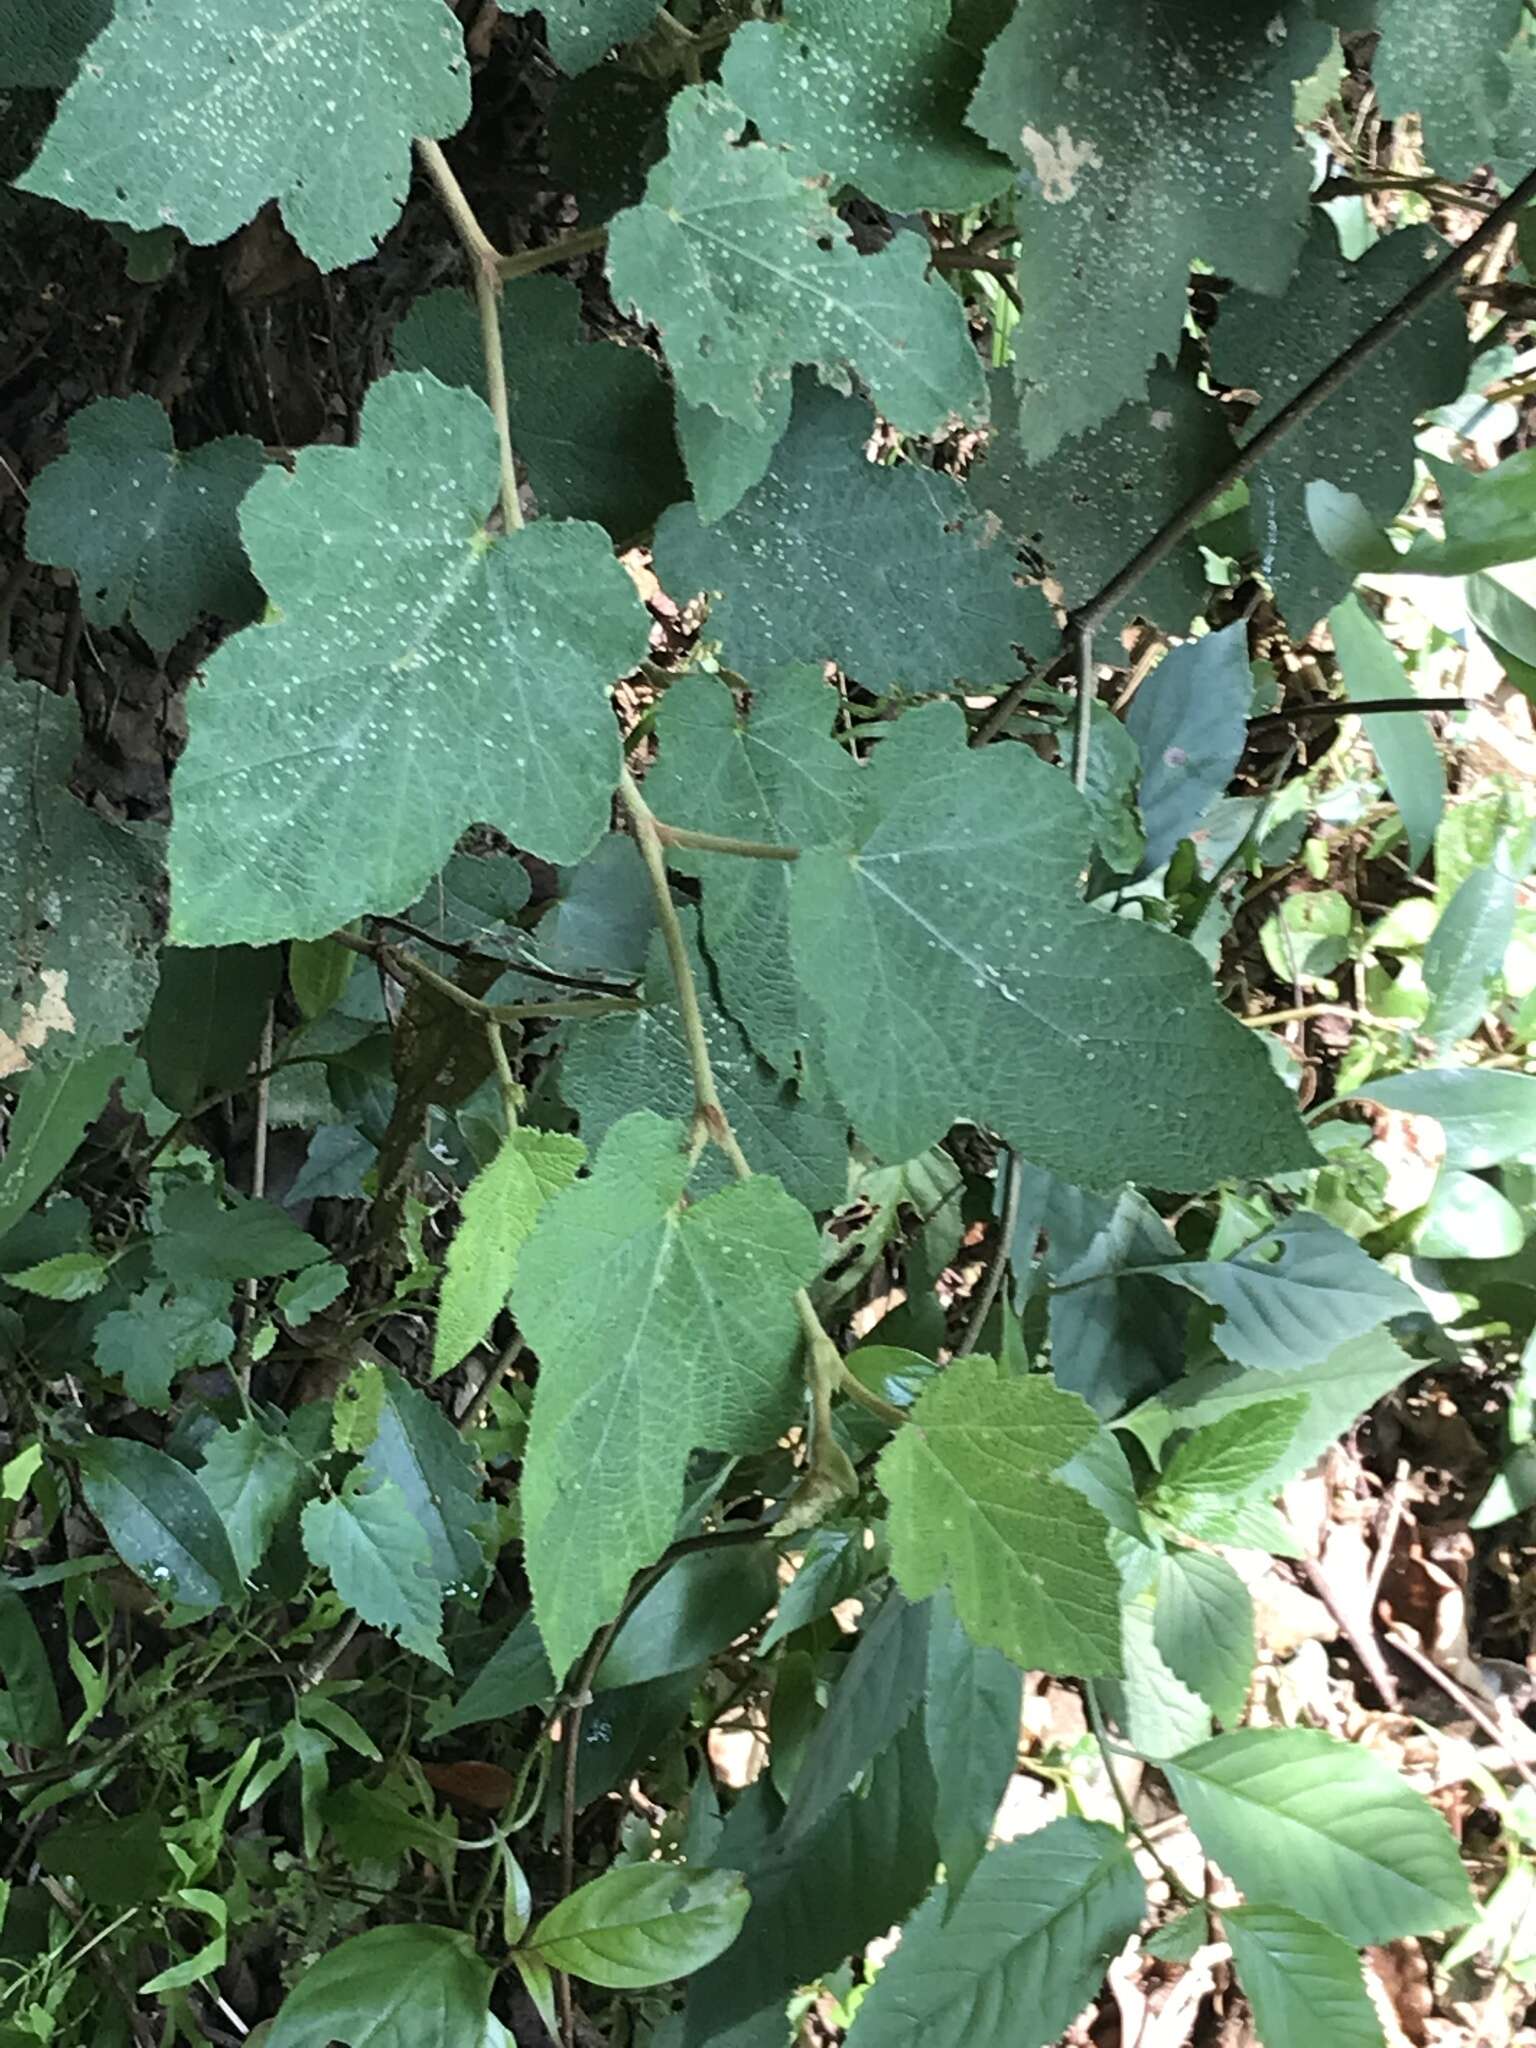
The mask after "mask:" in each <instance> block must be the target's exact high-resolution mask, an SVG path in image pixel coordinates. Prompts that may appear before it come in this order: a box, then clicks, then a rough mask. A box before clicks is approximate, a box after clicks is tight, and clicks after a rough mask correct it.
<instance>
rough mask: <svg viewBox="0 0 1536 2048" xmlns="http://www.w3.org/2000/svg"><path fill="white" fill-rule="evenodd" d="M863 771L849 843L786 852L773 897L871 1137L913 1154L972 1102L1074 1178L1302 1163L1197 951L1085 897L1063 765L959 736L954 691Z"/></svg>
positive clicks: (922, 712)
mask: <svg viewBox="0 0 1536 2048" xmlns="http://www.w3.org/2000/svg"><path fill="white" fill-rule="evenodd" d="M860 780H861V789H862V791H863V793H864V805H863V817H862V819H861V820H860V823H859V826H858V829H857V830H856V832H855V833H854V834H853V835H851V836H852V844H851V845H849V844H847V843H846V842H845V843H844V844H843V845H841V846H837V847H834V848H829V849H828V850H826V851H824V852H822V851H813V852H807V853H805V854H804V855H802V857H801V859H800V860H798V861H797V862H796V863H795V864H794V867H793V868H792V870H791V882H790V888H791V905H790V917H791V938H792V942H793V957H794V962H795V968H796V971H797V973H798V975H799V978H800V981H801V983H802V985H803V987H804V989H805V991H806V993H807V994H808V996H809V997H810V998H811V1000H812V1001H813V1002H814V1003H815V1005H816V1007H817V1008H818V1009H819V1010H820V1012H821V1016H822V1019H823V1023H824V1029H825V1033H826V1070H827V1078H828V1080H829V1082H830V1084H831V1087H832V1089H833V1091H834V1093H835V1094H836V1095H837V1096H838V1098H839V1100H840V1101H841V1102H842V1103H843V1104H844V1106H845V1107H846V1108H847V1109H848V1111H849V1113H850V1117H851V1120H852V1122H853V1124H854V1127H855V1129H856V1130H857V1131H858V1133H859V1135H860V1137H861V1138H862V1139H863V1140H864V1141H865V1143H866V1144H867V1145H869V1146H870V1148H871V1149H872V1150H873V1151H874V1152H875V1153H876V1154H877V1155H879V1156H880V1157H882V1158H886V1159H906V1158H910V1157H911V1156H912V1155H913V1154H914V1153H917V1152H920V1151H922V1150H923V1149H924V1148H925V1147H926V1146H928V1145H931V1144H933V1143H934V1142H935V1141H936V1140H937V1139H938V1138H939V1137H941V1136H942V1135H943V1134H944V1132H945V1131H946V1130H947V1129H948V1128H949V1126H950V1125H951V1124H952V1123H954V1122H955V1121H956V1120H957V1119H958V1118H961V1117H966V1118H970V1119H972V1120H974V1121H975V1122H977V1123H981V1124H985V1125H988V1126H990V1127H991V1128H992V1129H994V1130H996V1131H997V1132H999V1133H1000V1135H1001V1136H1003V1137H1004V1138H1005V1139H1007V1140H1008V1142H1009V1143H1010V1144H1012V1145H1014V1146H1015V1147H1016V1148H1017V1149H1018V1150H1019V1151H1020V1152H1021V1153H1022V1154H1023V1155H1024V1156H1025V1157H1026V1158H1029V1159H1032V1160H1033V1161H1035V1162H1036V1163H1037V1164H1039V1165H1041V1166H1046V1167H1049V1168H1050V1169H1051V1170H1052V1171H1053V1172H1056V1173H1059V1174H1061V1175H1062V1176H1063V1177H1064V1178H1065V1179H1067V1180H1070V1181H1073V1182H1075V1183H1077V1184H1079V1185H1081V1186H1085V1187H1110V1186H1118V1185H1119V1184H1120V1183H1122V1182H1123V1181H1125V1180H1128V1179H1129V1180H1144V1181H1147V1182H1150V1183H1152V1184H1153V1185H1155V1186H1158V1187H1162V1188H1169V1189H1178V1188H1194V1187H1208V1186H1209V1185H1210V1184H1211V1183H1212V1182H1213V1181H1215V1180H1218V1179H1221V1178H1224V1177H1226V1176H1228V1175H1233V1174H1257V1173H1273V1172H1283V1171H1285V1170H1287V1169H1288V1168H1290V1167H1292V1166H1300V1165H1304V1164H1305V1163H1306V1162H1307V1160H1308V1159H1309V1157H1310V1156H1311V1147H1310V1143H1309V1141H1308V1140H1307V1138H1306V1136H1305V1134H1304V1132H1303V1130H1302V1128H1301V1126H1300V1123H1299V1121H1298V1119H1297V1116H1296V1111H1295V1109H1294V1107H1293V1105H1292V1104H1291V1102H1290V1100H1289V1098H1288V1097H1287V1096H1286V1094H1285V1091H1284V1090H1283V1088H1282V1087H1281V1084H1280V1083H1279V1081H1278V1080H1277V1079H1276V1078H1275V1075H1274V1070H1273V1068H1272V1067H1271V1065H1270V1063H1269V1060H1268V1058H1267V1056H1266V1054H1265V1052H1264V1049H1263V1047H1262V1046H1259V1045H1256V1044H1255V1043H1254V1034H1253V1033H1252V1032H1249V1031H1245V1030H1244V1029H1243V1027H1242V1026H1241V1025H1240V1024H1238V1023H1237V1022H1236V1020H1235V1019H1233V1018H1231V1017H1229V1016H1227V1015H1225V1014H1224V1013H1223V1012H1222V1011H1221V1010H1220V1008H1219V1006H1218V1005H1217V1003H1216V1001H1215V999H1214V997H1213V995H1212V992H1211V987H1210V981H1209V975H1208V972H1207V970H1206V967H1205V965H1204V963H1203V962H1202V961H1201V959H1200V957H1199V955H1198V954H1196V953H1195V952H1194V951H1193V949H1192V948H1190V947H1188V946H1186V945H1184V944H1183V943H1182V942H1180V941H1179V940H1176V939H1173V938H1171V937H1169V936H1167V935H1166V934H1164V933H1162V932H1158V931H1154V930H1153V929H1152V928H1151V927H1150V926H1148V925H1145V924H1139V923H1132V922H1130V921H1129V920H1127V919H1124V918H1118V917H1113V916H1110V915H1108V914H1106V913H1105V912H1104V911H1102V910H1094V909H1090V908H1088V907H1087V906H1085V905H1084V904H1083V902H1082V901H1081V898H1080V895H1079V887H1080V883H1079V876H1080V871H1081V870H1082V868H1083V867H1084V866H1085V865H1086V862H1087V858H1088V852H1089V845H1090V828H1089V820H1088V813H1087V809H1086V807H1085V805H1084V804H1083V802H1082V799H1081V798H1080V797H1079V796H1078V795H1077V793H1076V791H1075V790H1074V789H1073V788H1072V786H1071V784H1070V782H1069V781H1068V779H1067V777H1066V776H1064V775H1061V774H1058V773H1057V772H1056V771H1055V770H1053V769H1050V768H1048V767H1046V765H1045V764H1044V762H1042V761H1040V760H1039V759H1037V758H1036V756H1035V755H1034V754H1033V753H1032V752H1031V751H1030V750H1029V749H1028V748H1027V747H990V748H987V749H985V750H984V751H982V752H976V751H974V750H972V749H970V748H969V747H967V745H966V740H965V721H964V718H963V716H962V714H961V712H960V709H959V707H958V706H957V705H953V704H932V705H924V706H922V707H921V708H920V709H918V710H916V711H912V712H909V713H908V714H907V715H906V716H905V717H903V718H902V720H901V722H900V724H899V725H898V726H897V728H896V730H895V733H894V734H893V735H892V737H891V738H889V739H887V740H885V741H883V742H882V743H881V745H880V747H879V749H878V750H877V752H876V754H875V758H874V762H873V764H872V766H870V767H869V768H866V769H865V770H864V771H863V773H862V775H861V779H860ZM1021 819H1022V820H1027V821H1028V823H1027V829H1026V830H1023V831H1021V829H1020V820H1021ZM1153 1018H1155V1019H1156V1020H1157V1028H1156V1029H1155V1031H1154V1030H1152V1029H1151V1028H1150V1027H1149V1019H1153Z"/></svg>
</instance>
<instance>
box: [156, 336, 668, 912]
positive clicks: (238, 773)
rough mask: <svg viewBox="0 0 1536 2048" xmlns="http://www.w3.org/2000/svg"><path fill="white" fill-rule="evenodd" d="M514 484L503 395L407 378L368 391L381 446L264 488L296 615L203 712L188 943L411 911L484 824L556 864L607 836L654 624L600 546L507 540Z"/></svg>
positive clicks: (177, 851)
mask: <svg viewBox="0 0 1536 2048" xmlns="http://www.w3.org/2000/svg"><path fill="white" fill-rule="evenodd" d="M495 478H496V441H495V434H494V432H493V430H492V424H491V417H490V414H489V412H488V411H487V410H486V408H485V406H484V405H482V404H481V402H480V400H479V399H478V398H476V397H474V396H473V395H472V394H471V393H469V392H467V391H449V390H447V389H445V388H444V387H443V386H442V385H440V384H438V383H437V382H436V381H435V380H434V379H433V378H430V377H425V376H409V375H403V374H402V375H396V376H393V377H386V378H383V379H381V380H380V381H379V382H378V383H376V384H375V385H374V386H373V387H372V389H371V390H370V391H369V393H368V397H367V400H366V402H365V404H364V407H363V420H362V434H361V441H360V445H359V446H357V447H356V448H310V449H307V450H305V451H304V452H303V453H302V454H301V455H300V456H299V457H298V458H297V461H296V465H295V469H294V473H293V474H292V475H291V476H290V475H288V474H287V473H286V472H275V473H273V474H270V475H268V476H266V477H264V478H263V479H262V481H261V483H260V484H259V485H258V486H257V487H256V489H255V490H254V491H252V493H251V495H250V497H249V498H248V500H247V501H246V505H245V509H244V513H243V517H242V527H243V530H244V533H245V538H246V544H247V546H248V548H249V550H250V554H251V560H252V562H253V563H254V564H255V567H256V571H257V574H258V575H259V576H260V577H261V580H262V582H263V583H264V584H265V585H266V588H267V590H268V593H269V594H270V596H271V597H272V599H273V601H274V603H275V604H276V605H277V606H279V607H280V608H281V612H280V616H278V617H277V618H275V619H274V620H273V622H272V623H270V624H265V625H261V626H253V627H251V628H250V629H249V630H248V631H247V632H245V633H241V634H237V635H236V637H235V638H234V639H233V640H231V641H228V642H227V643H226V644H225V645H224V646H223V647H221V648H220V649H219V650H218V652H217V653H216V654H215V655H214V656H213V658H212V660H211V661H210V662H209V663H208V665H207V668H206V671H205V677H206V680H205V682H204V685H203V687H202V689H201V690H199V692H198V693H197V695H196V697H195V698H194V700H193V703H192V707H191V719H190V723H191V737H190V739H189V741H188V744H187V751H186V753H185V754H184V755H183V757H182V759H181V762H180V764H179V766H178V768H177V771H176V794H177V802H176V819H175V824H174V826H173V828H172V833H171V877H172V913H171V928H172V936H173V938H175V939H176V940H177V941H178V942H179V943H182V944H227V943H231V942H235V941H240V942H244V943H247V944H259V943H262V942H264V941H266V940H270V939H273V938H283V937H290V936H292V937H298V938H318V937H319V936H320V935H321V934H322V933H325V932H328V931H331V930H333V929H334V928H335V927H336V926H337V925H341V924H345V923H347V922H348V921H349V920H350V919H351V918H353V917H355V916H356V915H358V914H359V913H360V912H361V911H364V910H398V909H399V908H400V906H401V905H402V904H404V903H408V902H411V901H412V900H413V899H414V898H415V897H416V896H418V895H419V894H420V893H421V891H422V889H423V888H424V886H425V885H426V883H427V882H428V881H429V880H430V878H431V877H432V876H433V875H434V874H435V873H436V872H437V870H438V869H439V868H440V867H441V866H442V865H443V863H444V861H445V860H446V859H447V858H448V855H449V854H450V853H451V851H452V849H453V843H454V840H455V839H456V838H457V836H458V834H459V832H460V831H461V830H462V829H463V827H464V826H465V825H467V824H470V823H472V822H479V823H483V824H488V825H494V826H496V827H498V828H499V829H500V830H502V831H504V832H506V833H507V834H508V836H509V837H510V838H512V839H513V840H514V841H515V842H516V843H517V844H518V845H520V846H524V847H527V848H528V849H529V850H530V851H532V852H535V853H539V854H542V855H544V856H545V857H546V858H548V859H551V860H556V861H572V860H576V859H577V858H579V856H580V855H581V854H583V853H585V852H586V850H587V849H588V848H589V847H590V846H591V845H593V844H594V842H595V841H596V839H597V837H598V835H599V834H600V833H601V832H602V830H603V829H604V827H605V826H606V824H607V822H608V809H609V802H610V798H611V795H612V791H613V787H614V784H615V782H616V781H617V779H618V737H617V733H616V730H615V728H614V725H613V722H612V720H611V718H610V716H609V713H608V710H607V706H606V703H605V696H606V692H607V689H608V686H609V684H610V683H612V682H613V681H614V680H615V679H616V678H617V677H618V676H620V675H622V674H624V673H625V672H626V671H627V670H628V669H630V668H632V667H633V666H634V665H635V663H636V662H638V661H639V660H640V659H641V657H642V656H643V654H644V652H645V647H646V631H647V623H648V622H647V618H646V614H645V612H644V611H643V609H642V608H641V606H640V604H639V601H638V600H637V598H636V596H635V593H634V588H633V585H632V584H631V583H630V581H629V578H628V577H627V576H626V575H625V573H624V571H623V570H622V569H621V568H620V567H619V565H618V563H617V562H616V561H615V560H614V559H613V555H612V551H611V548H610V545H609V542H608V538H607V536H606V535H605V534H604V533H603V532H602V530H601V528H599V527H595V526H589V525H585V524H573V523H566V522H557V521H554V520H540V521H537V522H536V523H535V524H534V525H532V526H530V527H528V528H527V529H525V530H523V531H521V532H517V533H507V534H499V535H491V534H488V533H487V532H486V531H485V530H484V528H483V527H482V525H481V524H480V521H481V519H482V518H483V516H484V514H485V512H486V511H487V510H488V508H489V506H490V504H491V503H492V501H493V499H494V495H495ZM477 480H478V481H477ZM257 735H259V738H258V737H256V736H257ZM402 775H406V776H407V778H408V783H409V798H408V800H406V799H405V798H404V795H403V791H404V788H405V785H404V784H403V783H402V782H401V777H402Z"/></svg>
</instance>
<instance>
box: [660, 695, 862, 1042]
mask: <svg viewBox="0 0 1536 2048" xmlns="http://www.w3.org/2000/svg"><path fill="white" fill-rule="evenodd" d="M758 685H759V687H758V689H757V692H756V694H755V695H754V700H753V711H752V716H751V718H750V719H748V718H746V717H745V716H743V715H742V714H741V712H740V711H738V709H737V707H736V705H735V702H734V700H733V699H732V696H731V693H730V691H729V690H728V689H727V688H726V687H725V685H724V684H722V683H720V682H717V681H715V680H714V679H713V678H711V677H708V676H699V675H689V676H680V677H679V678H678V679H677V681H676V682H674V683H673V684H672V685H671V686H670V687H669V689H668V691H667V694H666V697H665V698H664V699H663V702H662V706H661V710H660V712H659V713H658V716H657V731H658V733H659V735H660V739H661V752H660V758H659V759H658V761H657V763H656V766H655V767H654V768H653V769H652V771H651V773H650V775H649V776H648V778H647V781H646V788H647V790H648V792H649V797H648V800H649V802H650V803H651V804H652V805H653V806H654V807H655V809H656V811H657V812H658V814H659V815H660V816H661V817H663V818H665V819H666V820H667V821H668V822H669V823H671V824H676V825H688V826H691V827H692V828H693V829H694V830H695V831H702V832H718V833H721V834H723V835H725V836H726V837H727V838H735V839H755V840H760V841H764V842H767V843H771V844H774V845H782V846H807V845H810V846H817V845H827V844H829V843H835V842H836V841H837V840H839V839H840V838H841V837H842V836H843V834H844V833H845V832H846V831H847V830H848V829H849V828H850V826H851V824H852V821H853V819H854V817H855V816H856V814H857V808H858V799H859V773H858V768H857V766H856V765H855V763H854V760H853V757H852V755H851V754H849V753H847V752H846V751H845V750H844V749H843V748H842V747H840V746H838V745H836V744H835V742H834V741H833V740H832V739H831V738H830V737H829V729H830V727H831V724H832V720H833V718H834V716H835V715H836V711H837V698H836V696H835V694H834V693H833V691H832V690H830V689H829V688H828V686H827V682H826V679H825V677H824V676H823V675H822V672H821V670H820V669H817V668H810V667H803V668H785V669H777V670H769V671H767V672H766V673H764V674H762V675H761V676H760V677H759V678H758ZM667 860H668V863H669V865H670V866H672V867H674V868H676V869H677V870H678V871H679V872H680V873H682V874H686V875H695V876H699V877H700V878H707V883H708V886H707V887H706V888H705V890H704V902H703V931H704V943H705V946H706V948H707V950H708V952H709V955H710V958H711V960H712V961H713V963H714V967H715V972H716V974H717V975H718V977H719V981H720V992H721V995H722V997H723V998H724V1000H725V1005H726V1007H727V1009H728V1010H729V1011H730V1013H731V1015H732V1016H733V1017H736V1018H737V1019H739V1021H740V1023H741V1025H742V1027H743V1029H744V1030H745V1031H746V1034H747V1036H748V1038H750V1039H751V1041H752V1043H753V1044H754V1045H755V1046H756V1048H757V1050H758V1051H759V1052H760V1053H761V1054H762V1056H763V1058H764V1059H765V1060H767V1061H768V1063H769V1065H770V1066H771V1067H773V1068H775V1069H776V1070H777V1071H778V1072H779V1073H789V1072H792V1071H793V1069H794V1066H795V1063H796V1060H797V1058H798V1057H799V1055H800V1054H801V1052H802V1051H803V1049H804V1048H805V1044H806V1040H807V1037H808V1035H809V1032H808V1027H807V1023H806V1021H805V1010H804V1005H803V1002H802V999H801V996H800V992H799V988H798V986H797V984H796V982H795V978H794V976H793V975H790V974H786V973H785V972H784V962H785V960H786V958H787V957H788V953H789V900H790V868H789V864H788V863H787V862H783V861H769V860H733V861H724V860H721V859H720V858H719V856H718V855H713V856H712V855H710V854H695V853H689V852H687V851H685V850H684V849H683V848H681V847H669V848H668V850H667Z"/></svg>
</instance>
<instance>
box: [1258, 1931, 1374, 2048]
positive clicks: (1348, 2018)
mask: <svg viewBox="0 0 1536 2048" xmlns="http://www.w3.org/2000/svg"><path fill="white" fill-rule="evenodd" d="M1221 1926H1222V1932H1223V1933H1224V1934H1225V1935H1226V1937H1227V1940H1228V1941H1229V1942H1230V1943H1231V1944H1232V1964H1233V1967H1234V1969H1235V1970H1236V1972H1237V1981H1238V1983H1239V1984H1241V1986H1242V1988H1243V1990H1244V1991H1245V1992H1246V1994H1247V1997H1248V2003H1249V2004H1250V2005H1251V2006H1252V2007H1253V2023H1254V2026H1255V2027H1256V2028H1257V2030H1258V2035H1259V2039H1260V2040H1261V2041H1262V2042H1263V2043H1264V2048H1314V2044H1315V2043H1317V2042H1320V2041H1326V2042H1327V2043H1328V2048H1383V2044H1384V2041H1385V2036H1384V2035H1383V2033H1382V2027H1381V2021H1380V2020H1379V2019H1378V2018H1377V2015H1376V2008H1375V2006H1374V2005H1373V2004H1372V2003H1371V1999H1370V1994H1369V1993H1368V1992H1367V1991H1366V1988H1365V1978H1364V1975H1363V1973H1362V1969H1361V1964H1360V1958H1359V1956H1358V1955H1356V1953H1355V1951H1354V1950H1353V1949H1352V1948H1351V1947H1350V1945H1349V1943H1348V1942H1347V1941H1345V1940H1343V1939H1342V1938H1341V1937H1340V1936H1339V1935H1337V1934H1334V1933H1331V1932H1330V1931H1329V1929H1328V1928H1326V1927H1319V1926H1318V1924H1317V1922H1316V1921H1315V1920H1307V1919H1303V1917H1302V1916H1301V1914H1300V1913H1292V1912H1288V1911H1287V1910H1286V1908H1285V1907H1283V1906H1229V1907H1227V1908H1226V1909H1225V1911H1224V1912H1223V1913H1222V1916H1221Z"/></svg>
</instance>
